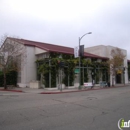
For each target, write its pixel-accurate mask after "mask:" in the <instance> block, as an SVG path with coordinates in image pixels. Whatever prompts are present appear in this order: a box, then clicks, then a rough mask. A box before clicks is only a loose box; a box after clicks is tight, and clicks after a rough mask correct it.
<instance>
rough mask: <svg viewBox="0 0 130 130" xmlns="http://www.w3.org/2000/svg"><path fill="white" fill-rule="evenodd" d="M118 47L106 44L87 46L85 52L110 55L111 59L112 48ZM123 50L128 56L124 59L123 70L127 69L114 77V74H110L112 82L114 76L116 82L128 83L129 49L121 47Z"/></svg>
mask: <svg viewBox="0 0 130 130" xmlns="http://www.w3.org/2000/svg"><path fill="white" fill-rule="evenodd" d="M116 48H117V47H113V46H105V45H98V46H93V47H88V48H85V52H88V53H92V54H95V55H98V56H105V57H108V58H109V59H111V50H112V49H116ZM119 49H120V50H121V52H122V53H123V54H124V55H125V56H126V57H125V59H124V64H123V66H122V68H121V69H122V70H124V69H125V71H124V73H120V74H117V75H116V76H115V77H113V76H112V75H110V81H111V84H112V78H113V80H114V84H119V83H122V84H124V83H125V84H128V62H129V60H127V51H126V50H124V49H121V48H119Z"/></svg>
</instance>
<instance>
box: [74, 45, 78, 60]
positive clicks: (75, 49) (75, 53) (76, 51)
mask: <svg viewBox="0 0 130 130" xmlns="http://www.w3.org/2000/svg"><path fill="white" fill-rule="evenodd" d="M74 57H75V58H77V57H79V46H76V47H75V48H74Z"/></svg>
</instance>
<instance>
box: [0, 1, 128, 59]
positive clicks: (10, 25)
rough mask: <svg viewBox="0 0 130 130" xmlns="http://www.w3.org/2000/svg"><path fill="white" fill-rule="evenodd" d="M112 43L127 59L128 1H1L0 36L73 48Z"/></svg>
mask: <svg viewBox="0 0 130 130" xmlns="http://www.w3.org/2000/svg"><path fill="white" fill-rule="evenodd" d="M88 32H92V34H91V35H86V36H85V37H84V38H83V39H82V40H81V44H84V45H85V47H90V46H95V45H112V46H117V47H120V48H123V49H126V50H127V53H128V58H129V59H130V0H0V36H2V35H4V34H8V35H9V36H13V37H19V38H23V39H29V40H35V41H40V42H48V43H51V44H58V45H64V46H69V47H75V46H77V45H78V38H79V37H81V36H82V35H83V34H85V33H88Z"/></svg>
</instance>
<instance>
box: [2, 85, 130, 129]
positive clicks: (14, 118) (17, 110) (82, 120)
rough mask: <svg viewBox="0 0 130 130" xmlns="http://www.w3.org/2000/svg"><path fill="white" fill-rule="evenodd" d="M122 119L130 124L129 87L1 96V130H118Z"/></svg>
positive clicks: (5, 93)
mask: <svg viewBox="0 0 130 130" xmlns="http://www.w3.org/2000/svg"><path fill="white" fill-rule="evenodd" d="M120 118H124V119H125V121H128V120H130V87H128V86H127V87H120V88H111V89H102V90H92V91H85V92H76V93H64V94H48V95H44V94H35V93H15V92H2V91H1V92H0V130H119V129H118V127H117V123H118V120H119V119H120ZM127 129H130V128H125V130H127Z"/></svg>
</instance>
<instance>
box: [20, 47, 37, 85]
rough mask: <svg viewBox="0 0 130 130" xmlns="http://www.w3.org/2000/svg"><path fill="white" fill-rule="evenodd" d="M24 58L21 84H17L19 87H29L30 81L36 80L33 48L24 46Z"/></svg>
mask: <svg viewBox="0 0 130 130" xmlns="http://www.w3.org/2000/svg"><path fill="white" fill-rule="evenodd" d="M25 48H26V58H24V60H23V61H22V62H24V64H23V65H22V69H21V83H18V85H19V86H20V87H29V83H30V82H31V81H35V80H36V63H35V61H36V56H35V48H34V47H32V46H26V47H25Z"/></svg>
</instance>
